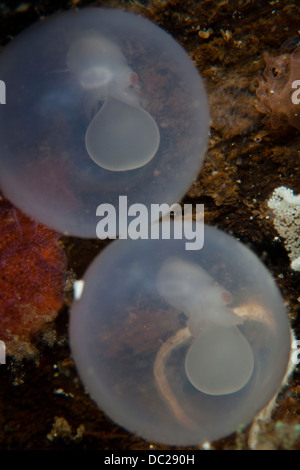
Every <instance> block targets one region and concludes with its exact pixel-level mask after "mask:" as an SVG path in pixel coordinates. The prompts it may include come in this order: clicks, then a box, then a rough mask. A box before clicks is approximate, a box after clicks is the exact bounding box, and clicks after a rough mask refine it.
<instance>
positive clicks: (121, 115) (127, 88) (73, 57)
mask: <svg viewBox="0 0 300 470" xmlns="http://www.w3.org/2000/svg"><path fill="white" fill-rule="evenodd" d="M67 64H68V68H69V70H70V71H71V72H74V74H75V75H76V76H77V78H78V80H79V81H80V83H81V85H82V86H83V88H85V89H88V90H92V91H93V93H94V98H95V95H97V99H98V100H99V101H100V100H101V99H102V100H104V104H103V105H102V107H101V108H100V110H99V111H98V112H97V114H96V115H95V117H94V118H93V119H92V121H91V122H90V124H89V126H88V128H87V131H86V135H85V143H86V149H87V151H88V153H89V155H90V157H91V158H92V160H93V161H94V162H95V163H97V164H98V165H99V166H101V167H102V168H105V169H107V170H111V171H126V170H132V169H135V168H139V167H141V166H143V165H145V164H146V163H148V162H149V161H150V160H151V159H152V158H153V157H154V155H155V154H156V152H157V149H158V147H159V140H160V134H159V130H158V127H157V124H156V122H155V120H154V119H153V118H152V116H151V115H150V114H149V113H148V112H147V111H146V110H145V109H143V108H141V106H140V103H139V98H138V95H137V93H135V92H133V91H132V85H133V84H132V77H135V74H134V72H133V71H132V70H131V68H130V67H129V66H128V65H127V63H126V59H125V57H124V56H123V54H122V52H121V49H120V48H119V47H118V46H117V45H116V44H114V43H112V42H110V41H108V40H107V39H105V38H103V37H101V36H99V35H95V34H92V33H89V34H88V35H87V36H86V37H83V38H82V39H79V40H78V41H76V42H75V43H74V44H72V46H71V48H70V50H69V52H68V56H67Z"/></svg>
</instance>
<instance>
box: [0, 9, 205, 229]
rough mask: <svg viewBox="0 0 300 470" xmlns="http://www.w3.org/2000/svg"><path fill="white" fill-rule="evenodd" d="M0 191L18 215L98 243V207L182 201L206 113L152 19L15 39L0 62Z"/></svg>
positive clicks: (53, 27)
mask: <svg viewBox="0 0 300 470" xmlns="http://www.w3.org/2000/svg"><path fill="white" fill-rule="evenodd" d="M0 69H1V80H2V82H3V83H4V84H5V86H6V104H5V105H2V106H1V107H0V165H1V172H0V186H1V188H2V190H3V191H4V193H5V195H6V196H7V197H8V198H9V199H10V200H11V201H12V202H13V203H14V204H15V205H16V206H17V207H19V208H20V209H21V210H23V212H25V213H27V214H28V215H30V216H32V217H33V218H35V219H36V220H38V221H40V222H42V223H44V224H46V225H48V226H49V227H51V228H53V229H55V230H57V231H59V232H62V233H65V234H70V235H75V236H82V237H96V222H97V220H96V209H97V207H98V205H100V204H102V203H108V204H112V205H113V206H114V207H116V209H117V211H118V198H119V196H121V195H126V196H127V197H128V204H129V205H131V204H134V203H141V204H144V205H146V206H150V204H157V203H167V204H169V205H170V204H173V203H174V202H177V201H178V200H180V199H181V198H182V196H183V195H184V194H185V192H186V191H187V190H188V188H189V186H190V185H191V183H192V181H193V179H194V178H195V177H196V176H197V173H198V171H199V170H200V168H201V165H202V161H203V157H204V153H205V150H206V146H207V138H208V125H209V114H208V104H207V98H206V93H205V90H204V87H203V83H202V79H201V77H200V75H199V73H198V71H197V69H196V68H195V66H194V65H193V63H192V61H191V59H190V58H189V56H188V54H187V53H186V52H185V51H184V50H183V48H182V47H181V46H180V45H179V44H178V43H177V42H176V41H175V40H174V39H173V38H172V37H171V36H170V35H169V34H167V33H166V32H165V31H163V30H162V29H161V28H160V27H158V26H156V25H155V24H154V23H152V22H150V21H149V20H147V19H145V18H142V17H140V16H137V15H134V14H132V13H127V12H123V11H120V10H114V9H103V8H86V9H82V10H79V11H73V12H68V13H62V14H58V15H55V16H53V17H50V18H49V19H46V20H45V21H42V22H41V23H40V24H38V25H35V26H33V27H31V28H29V29H27V30H26V31H24V32H22V33H21V34H20V35H19V36H18V37H17V38H16V39H14V40H13V41H11V43H10V44H8V46H6V47H5V48H4V51H3V52H2V53H1V55H0Z"/></svg>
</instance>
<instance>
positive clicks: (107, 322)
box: [70, 227, 290, 445]
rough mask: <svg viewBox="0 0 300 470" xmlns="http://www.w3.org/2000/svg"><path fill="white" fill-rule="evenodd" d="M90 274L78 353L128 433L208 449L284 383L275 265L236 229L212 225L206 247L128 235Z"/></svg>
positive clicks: (80, 306)
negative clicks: (244, 241)
mask: <svg viewBox="0 0 300 470" xmlns="http://www.w3.org/2000/svg"><path fill="white" fill-rule="evenodd" d="M84 281H85V287H84V290H83V293H82V296H81V297H80V299H79V300H76V301H75V302H74V304H73V307H72V311H71V319H70V339H71V348H72V354H73V357H74V360H75V364H76V367H77V368H78V371H79V375H80V377H81V379H82V381H83V383H84V385H85V387H86V388H87V390H88V392H89V393H90V395H91V397H92V398H93V399H94V400H95V402H96V403H97V404H98V406H99V407H100V408H101V409H102V410H103V411H104V412H105V413H106V414H107V415H108V416H109V417H110V418H111V419H113V420H114V421H115V422H117V423H118V424H119V425H121V426H123V427H125V428H126V429H128V430H129V431H131V432H133V433H136V434H138V435H140V436H142V437H144V438H146V439H148V440H150V441H152V442H153V441H156V442H160V443H164V444H169V445H198V444H199V443H201V442H204V441H207V440H209V441H210V440H216V439H219V438H221V437H225V436H226V435H228V434H230V433H231V432H234V431H235V430H236V429H237V428H238V426H239V425H242V424H244V425H245V424H248V423H249V422H250V421H251V420H252V419H253V417H254V416H255V414H256V413H257V412H258V411H259V410H260V409H262V408H263V407H264V406H265V405H267V404H268V402H269V401H270V399H271V398H272V397H273V396H274V394H275V393H276V392H277V391H278V389H279V387H280V384H281V382H282V379H283V376H284V374H285V371H286V368H287V363H288V358H289V352H290V330H289V324H288V319H287V314H286V311H285V308H284V305H283V301H282V298H281V296H280V293H279V291H278V289H277V286H276V284H275V282H274V281H273V280H272V278H271V276H270V274H269V272H268V271H267V270H266V268H265V267H264V266H263V264H262V263H261V262H260V260H259V259H258V258H257V257H256V256H255V255H254V254H253V253H252V252H250V250H248V249H247V248H246V247H245V246H244V245H242V244H241V243H240V242H238V241H236V240H235V239H233V238H232V237H230V236H228V235H226V234H224V233H223V232H221V231H219V230H216V229H213V228H210V227H205V232H204V247H203V248H202V249H201V250H199V251H186V250H185V243H184V240H163V239H160V240H138V241H131V240H119V241H116V242H113V243H112V244H111V245H110V246H109V247H107V248H106V249H105V250H104V251H103V252H102V253H101V254H100V255H99V256H98V257H97V258H96V259H95V261H94V262H93V263H92V265H91V266H90V267H89V269H88V270H87V272H86V275H85V276H84ZM83 312H84V314H83Z"/></svg>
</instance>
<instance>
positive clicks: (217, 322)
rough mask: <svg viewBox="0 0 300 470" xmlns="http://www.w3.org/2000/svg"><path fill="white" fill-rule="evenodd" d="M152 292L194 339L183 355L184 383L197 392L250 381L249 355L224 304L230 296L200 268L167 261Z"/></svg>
mask: <svg viewBox="0 0 300 470" xmlns="http://www.w3.org/2000/svg"><path fill="white" fill-rule="evenodd" d="M157 283H158V290H159V292H160V294H161V295H162V297H163V298H164V299H166V300H167V302H169V304H170V305H172V306H173V307H175V308H177V309H178V310H180V311H183V312H185V313H186V316H187V319H188V320H187V327H188V329H189V331H190V333H191V335H192V336H195V337H196V338H197V339H196V341H194V342H193V343H192V345H191V347H190V349H189V351H188V353H187V356H186V359H185V371H186V375H187V377H188V379H189V380H190V382H191V383H192V384H193V385H194V386H195V387H196V388H197V389H198V390H200V391H201V392H204V393H208V394H210V395H225V394H227V393H233V392H236V391H238V390H240V389H241V388H242V387H244V385H246V383H247V382H248V380H249V379H250V377H251V375H252V373H253V368H254V356H253V352H252V349H251V346H250V344H249V343H248V341H247V339H246V338H245V336H244V335H243V334H242V333H241V332H240V330H239V329H238V327H237V326H236V324H238V323H239V322H240V319H239V317H238V316H237V315H235V314H234V312H233V311H232V310H231V309H229V308H228V307H227V305H226V303H227V302H225V301H224V299H229V300H230V302H231V299H232V297H231V295H230V294H229V293H228V292H227V291H226V290H225V289H223V288H222V287H221V286H219V285H217V284H216V285H215V283H214V281H213V279H212V278H211V277H210V276H209V275H208V274H207V273H206V272H205V271H204V270H203V269H202V268H201V267H200V266H197V265H194V264H192V263H187V262H186V261H183V260H181V259H179V258H178V259H169V260H167V261H166V262H165V264H164V265H163V266H162V268H161V270H160V272H159V275H158V280H157Z"/></svg>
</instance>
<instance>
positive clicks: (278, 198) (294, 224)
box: [268, 186, 300, 271]
mask: <svg viewBox="0 0 300 470" xmlns="http://www.w3.org/2000/svg"><path fill="white" fill-rule="evenodd" d="M268 206H269V207H270V209H272V211H273V213H274V216H275V218H274V225H275V228H276V230H277V232H278V233H279V235H280V236H281V237H282V238H284V239H285V242H284V244H285V248H286V250H287V252H288V255H289V257H290V260H291V268H292V269H293V270H294V271H300V235H299V233H300V195H298V196H294V192H293V191H292V190H291V189H289V188H286V187H285V186H281V187H279V188H276V189H275V191H274V192H273V194H272V196H271V198H270V199H269V201H268Z"/></svg>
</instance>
